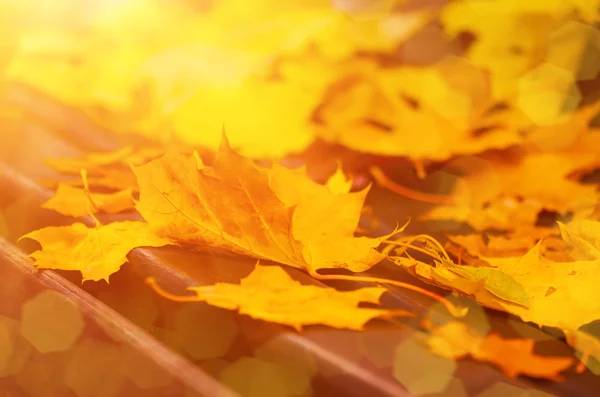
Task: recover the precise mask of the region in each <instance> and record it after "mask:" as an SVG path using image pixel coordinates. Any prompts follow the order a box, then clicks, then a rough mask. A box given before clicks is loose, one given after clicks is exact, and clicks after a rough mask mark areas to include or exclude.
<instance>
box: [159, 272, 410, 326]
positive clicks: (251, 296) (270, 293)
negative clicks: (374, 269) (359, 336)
mask: <svg viewBox="0 0 600 397" xmlns="http://www.w3.org/2000/svg"><path fill="white" fill-rule="evenodd" d="M148 282H149V284H150V285H151V286H152V287H153V288H154V289H155V290H156V291H157V292H158V293H159V294H161V295H163V296H165V297H167V298H169V299H172V300H176V301H186V302H189V301H193V302H196V301H197V302H206V303H208V304H210V305H213V306H217V307H221V308H224V309H228V310H237V311H239V312H240V313H241V314H246V315H249V316H250V317H253V318H256V319H260V320H264V321H270V322H275V323H279V324H285V325H290V326H292V327H294V328H296V329H297V330H298V331H300V330H301V329H302V327H303V326H305V325H312V324H324V325H327V326H330V327H334V328H348V329H353V330H361V329H363V327H364V325H365V324H366V323H367V322H368V321H370V320H372V319H374V318H378V317H384V316H388V317H389V316H391V315H394V316H411V315H413V314H411V313H410V312H406V311H403V310H394V311H390V310H386V309H377V308H360V307H358V305H359V304H360V303H363V302H366V303H379V300H380V298H381V295H382V294H383V293H384V292H385V291H386V289H385V288H381V287H371V288H361V289H358V290H355V291H346V292H342V291H337V290H335V289H334V288H330V287H325V286H323V287H317V286H314V285H302V284H300V283H299V282H298V281H295V280H293V279H292V278H291V277H290V276H289V275H288V274H287V273H286V271H285V270H283V269H282V268H281V267H277V266H262V265H260V264H257V265H256V268H255V269H254V270H253V271H252V273H250V275H248V276H247V277H246V278H244V279H242V280H241V281H240V284H229V283H217V284H214V285H209V286H202V287H189V288H188V289H189V290H190V291H193V292H195V293H196V294H197V296H182V297H178V296H173V295H171V294H169V293H167V292H165V291H163V290H161V289H160V287H158V285H157V284H156V281H155V280H153V279H149V280H148Z"/></svg>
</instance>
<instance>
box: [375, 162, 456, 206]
mask: <svg viewBox="0 0 600 397" xmlns="http://www.w3.org/2000/svg"><path fill="white" fill-rule="evenodd" d="M369 172H370V173H371V175H372V176H373V178H375V181H376V182H377V183H378V184H380V185H381V186H383V187H385V188H387V189H388V190H390V191H392V192H394V193H396V194H398V195H400V196H402V197H406V198H409V199H412V200H417V201H422V202H424V203H430V204H447V205H451V204H454V198H452V197H451V196H442V195H438V194H432V193H423V192H418V191H416V190H412V189H410V188H408V187H406V186H402V185H399V184H397V183H395V182H393V181H392V180H391V179H390V178H389V177H388V176H387V175H386V174H385V173H384V172H383V171H382V170H381V168H379V167H376V166H373V167H371V168H370V169H369Z"/></svg>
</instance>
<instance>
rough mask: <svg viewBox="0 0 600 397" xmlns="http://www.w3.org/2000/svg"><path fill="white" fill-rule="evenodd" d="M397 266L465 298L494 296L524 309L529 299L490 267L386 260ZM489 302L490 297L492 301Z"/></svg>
mask: <svg viewBox="0 0 600 397" xmlns="http://www.w3.org/2000/svg"><path fill="white" fill-rule="evenodd" d="M389 259H390V260H391V261H392V262H394V263H396V264H397V265H399V266H401V267H403V268H405V269H406V270H408V271H410V272H411V273H413V274H414V275H416V276H417V277H419V278H421V279H423V280H425V281H427V282H429V283H432V284H435V285H439V286H441V287H446V288H452V289H454V290H457V291H460V292H462V293H464V294H466V295H469V296H474V297H475V298H477V297H478V296H485V297H495V298H496V299H497V298H500V299H502V300H503V301H509V302H514V303H515V304H517V305H520V306H525V307H527V306H528V305H529V299H530V298H529V296H528V294H527V291H526V290H525V289H524V287H523V286H522V285H521V284H520V283H519V282H518V281H517V280H516V279H515V278H514V277H512V276H511V275H510V274H508V273H506V272H504V271H502V270H499V269H496V268H492V267H487V268H486V267H473V266H457V265H454V264H452V263H451V262H450V263H449V261H446V260H444V261H442V260H441V259H440V260H439V261H436V264H435V266H430V265H428V264H426V263H423V262H420V261H416V260H414V259H410V258H404V257H389ZM492 299H493V298H492Z"/></svg>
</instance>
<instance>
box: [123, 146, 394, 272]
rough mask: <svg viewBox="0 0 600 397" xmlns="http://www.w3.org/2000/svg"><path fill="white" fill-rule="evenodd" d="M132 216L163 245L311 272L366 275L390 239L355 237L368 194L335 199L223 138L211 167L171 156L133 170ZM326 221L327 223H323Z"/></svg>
mask: <svg viewBox="0 0 600 397" xmlns="http://www.w3.org/2000/svg"><path fill="white" fill-rule="evenodd" d="M134 172H135V174H136V175H137V177H138V183H139V186H140V198H139V202H138V203H137V205H136V209H137V210H138V211H139V212H140V213H141V214H142V216H143V217H144V219H145V220H146V221H147V222H148V223H149V225H150V226H151V227H152V228H153V229H154V230H155V231H156V233H157V234H158V235H160V236H163V237H165V238H169V239H171V240H173V241H176V242H179V243H185V244H196V245H203V246H205V245H208V246H211V247H220V248H224V249H228V250H231V251H234V252H238V253H242V254H245V255H249V256H254V257H257V258H261V259H268V260H272V261H275V262H279V263H282V264H286V265H289V266H293V267H297V268H301V269H305V270H309V271H311V272H314V271H316V270H317V269H323V268H347V269H348V270H351V271H354V272H358V271H363V270H366V269H368V268H370V267H371V266H373V265H374V264H376V263H377V262H379V261H381V260H382V259H383V257H384V256H383V255H382V254H380V253H378V252H377V251H376V250H375V248H377V246H378V245H379V244H380V243H381V241H383V240H385V239H386V238H388V236H383V237H379V238H368V237H354V235H353V234H354V231H355V229H356V227H357V225H358V221H359V218H360V213H361V209H362V205H363V202H364V200H365V196H366V194H367V192H368V189H365V190H363V191H361V192H357V193H348V194H342V195H336V194H333V193H331V192H330V191H329V189H328V188H327V187H326V186H322V185H319V184H317V183H315V182H313V181H312V180H310V179H309V178H308V177H307V176H306V174H305V173H304V171H303V170H288V169H286V168H284V167H282V166H277V165H276V166H274V167H273V168H264V167H260V166H257V165H255V164H253V163H252V162H251V161H250V160H248V159H245V158H243V157H241V156H240V155H238V154H237V153H235V152H234V151H233V150H231V148H230V147H229V144H228V142H227V140H226V139H225V138H224V139H223V142H222V144H221V148H220V150H219V152H218V153H217V156H216V159H215V161H214V164H213V165H212V166H210V167H203V168H200V169H199V168H198V164H197V163H196V160H195V159H194V158H193V157H189V156H185V155H178V156H177V155H169V156H165V157H163V158H160V159H158V160H154V161H152V162H150V163H148V164H146V165H144V166H141V167H135V168H134ZM323 220H326V222H323Z"/></svg>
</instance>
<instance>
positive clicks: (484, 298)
mask: <svg viewBox="0 0 600 397" xmlns="http://www.w3.org/2000/svg"><path fill="white" fill-rule="evenodd" d="M541 246H542V244H541V243H538V244H537V245H536V246H535V247H534V248H532V249H531V250H530V251H529V252H528V253H527V254H525V255H523V256H520V257H501V258H490V257H484V258H482V259H484V260H485V261H486V262H487V263H489V266H490V267H489V268H488V269H493V270H489V271H494V272H501V273H503V274H505V275H507V276H509V277H510V278H511V279H512V280H514V281H511V282H510V283H506V284H501V285H503V286H504V288H506V289H507V291H506V292H508V293H509V294H515V292H516V291H520V292H518V296H521V294H523V291H524V296H526V298H527V302H528V304H527V305H522V304H519V302H510V301H509V300H506V299H501V298H505V296H498V295H497V291H494V290H488V289H486V288H484V287H483V285H481V284H480V283H474V282H473V280H471V279H470V278H469V277H464V276H462V275H460V274H458V273H457V272H456V271H454V272H453V271H451V270H449V269H448V268H446V267H443V266H435V267H434V266H430V265H428V264H425V263H422V262H418V261H415V260H411V259H408V258H399V257H391V259H392V260H393V261H394V262H395V263H396V264H398V265H400V266H401V267H404V268H405V269H407V270H408V271H410V272H411V273H412V274H414V275H416V276H417V277H419V278H421V279H423V280H424V281H426V282H429V283H432V284H435V285H438V286H441V287H444V288H449V289H453V290H456V291H460V292H462V293H464V294H466V295H468V296H471V297H473V298H474V299H476V300H477V301H478V302H480V303H481V304H482V305H484V306H487V307H490V308H493V309H496V310H501V311H504V312H508V313H511V314H514V315H516V316H518V317H520V318H521V319H522V320H523V321H530V322H533V323H536V324H538V325H541V326H549V327H556V328H560V329H563V330H566V331H572V330H577V329H578V328H579V327H581V326H582V325H585V324H587V323H590V322H592V321H595V320H598V319H600V303H598V301H597V300H596V299H593V297H594V296H595V294H596V289H597V287H596V283H595V280H597V279H598V277H600V261H599V260H597V259H596V260H587V261H561V262H553V261H551V260H549V259H546V258H543V257H542V255H541V253H540V250H541ZM456 268H458V269H460V268H461V267H460V266H457V267H456ZM456 268H455V269H456ZM478 269H481V268H478ZM503 279H504V276H503ZM517 286H519V287H517ZM521 289H522V290H521ZM575 307H576V308H577V310H573V308H575Z"/></svg>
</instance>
